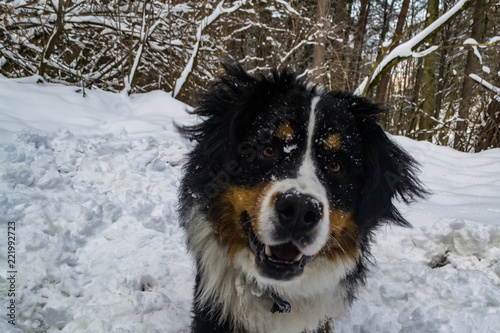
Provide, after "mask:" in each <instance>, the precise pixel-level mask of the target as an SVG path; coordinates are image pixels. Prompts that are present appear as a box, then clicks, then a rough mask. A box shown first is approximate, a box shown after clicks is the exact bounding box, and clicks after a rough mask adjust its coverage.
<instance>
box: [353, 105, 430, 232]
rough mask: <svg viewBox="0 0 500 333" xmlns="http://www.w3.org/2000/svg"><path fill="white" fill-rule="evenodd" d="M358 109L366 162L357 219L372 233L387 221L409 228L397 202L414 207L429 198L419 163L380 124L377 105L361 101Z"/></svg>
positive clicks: (356, 116)
mask: <svg viewBox="0 0 500 333" xmlns="http://www.w3.org/2000/svg"><path fill="white" fill-rule="evenodd" d="M355 109H356V110H353V114H354V116H355V118H356V120H357V124H358V127H359V130H360V134H361V139H362V146H363V154H364V160H365V166H364V169H365V184H364V187H363V190H362V193H361V200H360V202H359V207H358V210H357V211H358V217H357V218H358V220H359V221H360V223H361V225H362V227H365V228H368V229H371V228H373V227H375V226H377V225H378V224H379V223H381V222H383V221H388V222H393V223H395V224H397V225H400V226H406V227H409V226H410V224H409V223H408V221H406V219H405V218H404V217H403V216H402V215H401V214H400V212H399V211H398V209H397V208H396V207H395V206H394V204H393V199H395V198H398V199H400V200H403V201H404V202H405V203H410V202H412V201H413V200H414V199H416V198H418V197H423V196H425V194H427V191H426V190H425V189H424V187H423V186H422V184H421V183H420V181H419V180H418V179H417V176H416V173H417V172H418V163H417V162H416V161H415V160H414V159H413V158H412V157H411V156H410V155H408V153H407V152H406V151H404V150H403V149H402V148H401V147H400V146H399V145H398V144H396V143H395V142H393V141H392V140H391V139H390V138H389V137H388V136H387V134H386V133H385V131H384V130H383V129H382V127H381V126H380V125H379V124H378V122H377V118H376V116H377V114H379V113H380V112H382V110H381V109H380V108H379V107H378V106H377V105H375V104H373V103H371V102H369V101H367V100H365V99H362V98H360V99H359V100H358V101H357V103H356V108H355Z"/></svg>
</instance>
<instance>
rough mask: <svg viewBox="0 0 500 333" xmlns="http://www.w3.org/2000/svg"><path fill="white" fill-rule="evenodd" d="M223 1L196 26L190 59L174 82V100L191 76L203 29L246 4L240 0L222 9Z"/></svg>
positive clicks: (244, 0) (245, 0) (243, 0)
mask: <svg viewBox="0 0 500 333" xmlns="http://www.w3.org/2000/svg"><path fill="white" fill-rule="evenodd" d="M224 1H225V0H222V1H221V2H219V4H218V5H217V7H216V8H215V10H214V11H213V12H212V14H210V15H209V16H207V17H205V18H203V19H202V20H201V21H200V23H199V25H198V30H197V32H196V42H195V44H194V46H193V51H192V52H191V57H189V60H188V62H187V64H186V66H185V67H184V70H183V71H182V73H181V74H180V76H179V77H178V78H177V80H176V82H175V86H174V89H173V91H172V96H173V97H174V98H176V97H177V95H178V94H179V92H180V91H181V90H182V87H184V85H185V84H186V82H187V79H188V77H189V75H190V74H191V72H192V71H193V69H194V66H195V61H196V57H197V56H198V52H199V49H200V44H201V40H202V35H203V32H204V31H205V29H206V28H207V27H208V26H210V25H211V24H212V23H213V22H214V21H216V20H217V19H218V18H219V17H220V16H221V15H222V14H224V13H232V12H234V11H236V10H238V9H239V8H240V7H241V6H243V5H244V4H245V3H246V2H247V0H240V1H237V2H236V4H235V5H234V6H232V7H229V8H224V7H223V4H224Z"/></svg>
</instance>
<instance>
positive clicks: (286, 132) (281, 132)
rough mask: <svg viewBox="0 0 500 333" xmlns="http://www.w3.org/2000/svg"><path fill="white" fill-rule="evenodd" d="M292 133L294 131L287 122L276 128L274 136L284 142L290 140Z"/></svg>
mask: <svg viewBox="0 0 500 333" xmlns="http://www.w3.org/2000/svg"><path fill="white" fill-rule="evenodd" d="M294 134H295V132H294V131H293V128H292V126H290V124H288V123H282V124H281V125H279V126H278V128H277V129H276V136H277V137H278V139H280V140H282V141H285V142H290V141H292V139H293V136H294Z"/></svg>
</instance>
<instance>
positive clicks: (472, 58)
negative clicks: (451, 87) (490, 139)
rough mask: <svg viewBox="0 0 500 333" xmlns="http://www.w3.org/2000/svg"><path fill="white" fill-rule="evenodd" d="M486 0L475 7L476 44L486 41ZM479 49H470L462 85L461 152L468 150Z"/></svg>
mask: <svg viewBox="0 0 500 333" xmlns="http://www.w3.org/2000/svg"><path fill="white" fill-rule="evenodd" d="M485 6H486V1H485V0H477V1H476V3H475V5H474V16H473V22H472V28H471V38H472V39H473V40H474V41H473V42H475V43H478V42H479V43H482V42H483V39H484V28H485V23H484V17H485V16H484V13H485V11H484V10H485ZM475 51H477V49H475V48H473V47H470V48H469V50H468V51H467V62H466V65H465V73H464V74H465V75H464V81H463V84H462V92H461V96H460V97H461V100H460V106H459V109H458V120H457V127H456V129H455V142H454V147H455V148H456V149H459V150H463V151H465V150H467V148H468V147H467V146H468V143H467V140H466V130H467V127H468V126H467V119H468V118H469V115H470V112H469V109H470V107H471V99H472V94H473V91H474V90H473V84H474V80H472V78H470V76H469V75H470V74H472V73H475V72H476V71H477V69H478V67H479V61H478V58H477V56H476V55H475V54H474V52H475Z"/></svg>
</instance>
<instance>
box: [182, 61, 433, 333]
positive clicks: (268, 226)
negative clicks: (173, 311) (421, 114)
mask: <svg viewBox="0 0 500 333" xmlns="http://www.w3.org/2000/svg"><path fill="white" fill-rule="evenodd" d="M222 65H223V67H224V73H223V74H221V75H220V78H219V79H218V80H217V81H216V82H215V83H214V84H213V85H212V87H211V88H210V89H209V90H208V91H207V92H205V93H203V94H201V96H200V99H199V104H198V106H197V108H196V109H195V110H194V111H192V113H193V114H194V115H196V116H198V117H200V119H201V121H200V122H199V123H197V124H196V125H193V126H185V127H180V129H179V130H180V131H181V133H182V134H183V135H185V136H186V137H187V138H189V139H190V140H192V141H194V144H193V149H192V151H191V152H190V153H189V155H188V157H187V161H186V163H185V165H184V170H183V172H184V175H183V178H182V181H181V186H180V193H179V200H180V208H179V212H180V218H181V224H182V226H183V228H184V229H185V232H186V236H187V247H188V249H189V250H190V252H191V253H192V254H193V256H194V259H195V262H196V281H195V290H194V304H193V321H192V326H191V329H192V332H200V333H211V332H247V333H268V332H280V333H283V332H286V333H292V332H330V331H331V328H330V323H331V322H332V321H334V320H336V319H339V318H341V317H342V316H343V315H344V314H345V313H346V310H347V309H348V307H349V305H350V304H351V303H352V301H353V299H354V297H355V295H356V291H357V289H358V288H359V287H360V286H362V285H363V284H364V282H365V278H366V273H367V266H369V264H370V263H371V260H370V258H371V257H370V242H371V241H372V240H373V231H374V230H375V229H376V228H377V226H380V225H381V224H382V223H385V222H391V223H394V224H396V225H400V226H409V223H408V222H407V221H406V220H405V218H404V217H403V216H402V215H401V214H400V212H399V211H398V210H397V209H396V207H395V206H394V204H393V202H392V201H393V199H395V198H396V197H397V198H399V199H400V200H403V201H405V202H411V201H412V200H414V199H415V198H416V197H421V196H423V195H424V194H425V189H424V188H423V187H422V185H421V183H420V182H419V180H418V179H417V177H416V174H415V173H416V171H417V163H416V162H415V161H414V159H412V158H411V157H410V156H409V155H408V154H407V153H406V152H405V151H404V150H403V149H402V148H401V147H399V146H398V145H397V144H396V143H394V142H393V141H392V140H391V139H390V138H389V137H388V136H387V135H386V133H385V132H384V130H383V129H382V128H381V127H380V125H378V123H377V115H378V114H379V113H380V112H381V109H380V108H379V107H378V106H377V105H375V104H373V103H371V102H370V101H368V100H367V99H365V98H362V97H357V96H354V95H351V94H347V93H343V92H336V91H326V90H325V89H323V88H321V87H318V86H314V85H312V84H310V83H308V82H306V81H305V80H302V79H300V78H298V77H297V76H296V75H294V74H293V73H292V72H290V71H287V70H282V71H277V70H273V71H271V73H270V74H269V75H260V76H254V75H250V74H248V73H247V72H245V71H244V70H243V69H242V67H241V66H240V65H238V64H235V63H234V62H228V61H225V62H223V64H222Z"/></svg>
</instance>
